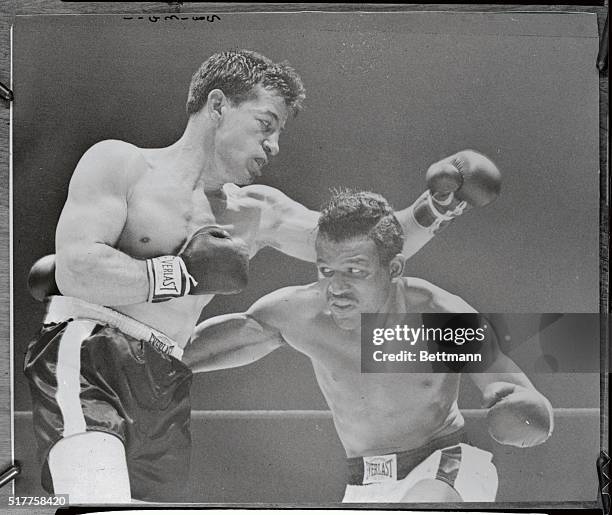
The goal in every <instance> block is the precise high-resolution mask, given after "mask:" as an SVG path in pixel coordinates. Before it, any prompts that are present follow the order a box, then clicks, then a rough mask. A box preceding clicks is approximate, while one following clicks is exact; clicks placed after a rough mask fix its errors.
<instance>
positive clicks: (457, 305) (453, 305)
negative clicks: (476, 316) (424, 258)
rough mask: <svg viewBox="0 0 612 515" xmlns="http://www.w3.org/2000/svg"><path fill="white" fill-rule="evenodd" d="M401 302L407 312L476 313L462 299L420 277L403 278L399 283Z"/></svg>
mask: <svg viewBox="0 0 612 515" xmlns="http://www.w3.org/2000/svg"><path fill="white" fill-rule="evenodd" d="M398 289H399V293H400V297H401V299H400V301H401V300H403V302H405V311H406V312H412V311H417V312H425V313H427V312H429V313H474V312H475V310H474V308H473V307H472V306H470V305H469V304H468V303H467V302H465V301H464V300H463V299H462V298H461V297H459V296H457V295H453V294H452V293H449V292H447V291H446V290H444V289H442V288H440V287H439V286H436V285H435V284H432V283H430V282H429V281H426V280H425V279H420V278H418V277H402V278H401V280H400V281H399V282H398Z"/></svg>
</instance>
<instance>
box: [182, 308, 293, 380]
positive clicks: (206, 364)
mask: <svg viewBox="0 0 612 515" xmlns="http://www.w3.org/2000/svg"><path fill="white" fill-rule="evenodd" d="M284 343H285V342H284V340H283V338H282V336H281V335H280V333H279V332H278V331H276V330H274V329H273V328H272V327H269V326H267V325H266V324H263V323H261V322H259V321H257V320H255V319H253V318H252V317H251V316H249V315H248V314H246V313H233V314H229V315H222V316H218V317H214V318H210V319H208V320H206V321H204V322H202V323H201V324H198V326H197V327H196V328H195V331H194V333H193V335H192V337H191V339H190V341H189V344H188V345H187V347H186V348H185V352H184V354H183V362H184V363H185V364H186V365H187V366H188V367H189V368H191V370H192V371H193V372H210V371H213V370H221V369H225V368H235V367H240V366H244V365H249V364H251V363H254V362H255V361H257V360H259V359H261V358H263V357H264V356H266V355H267V354H269V353H270V352H272V351H273V350H274V349H276V348H278V347H280V346H281V345H284Z"/></svg>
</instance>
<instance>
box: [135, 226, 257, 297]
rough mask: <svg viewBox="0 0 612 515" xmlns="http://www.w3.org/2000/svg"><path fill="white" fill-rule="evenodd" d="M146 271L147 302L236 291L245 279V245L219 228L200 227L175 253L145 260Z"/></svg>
mask: <svg viewBox="0 0 612 515" xmlns="http://www.w3.org/2000/svg"><path fill="white" fill-rule="evenodd" d="M147 273H148V276H149V298H148V301H149V302H163V301H166V300H170V299H172V298H176V297H182V296H185V295H211V294H230V293H239V292H240V291H242V290H243V289H244V288H245V287H246V285H247V282H248V276H249V253H248V247H247V246H246V244H245V243H244V242H243V241H242V240H240V239H236V238H232V237H231V236H230V235H229V234H228V233H227V232H226V231H224V230H222V229H220V228H218V227H215V226H208V227H202V228H201V229H198V230H197V231H196V232H195V233H194V234H193V236H191V238H189V240H188V241H187V243H186V244H185V246H184V247H183V249H182V250H181V251H180V252H179V254H178V256H159V257H156V258H152V259H147Z"/></svg>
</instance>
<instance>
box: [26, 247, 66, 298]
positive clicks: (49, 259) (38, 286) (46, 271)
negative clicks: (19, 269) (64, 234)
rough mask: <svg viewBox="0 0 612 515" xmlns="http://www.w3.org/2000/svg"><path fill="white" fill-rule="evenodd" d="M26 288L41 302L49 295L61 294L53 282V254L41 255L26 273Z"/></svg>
mask: <svg viewBox="0 0 612 515" xmlns="http://www.w3.org/2000/svg"><path fill="white" fill-rule="evenodd" d="M28 288H29V290H30V294H31V295H32V297H34V298H35V299H36V300H38V301H40V302H42V301H43V300H45V298H46V297H49V296H51V295H61V293H60V291H59V289H58V287H57V283H56V282H55V255H54V254H49V255H48V256H44V257H41V258H40V259H39V260H38V261H36V263H34V264H33V265H32V268H31V269H30V273H29V274H28Z"/></svg>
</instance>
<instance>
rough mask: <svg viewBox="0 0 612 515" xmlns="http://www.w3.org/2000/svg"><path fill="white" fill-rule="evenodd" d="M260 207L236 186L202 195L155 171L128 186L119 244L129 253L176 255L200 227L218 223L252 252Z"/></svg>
mask: <svg viewBox="0 0 612 515" xmlns="http://www.w3.org/2000/svg"><path fill="white" fill-rule="evenodd" d="M260 211H261V209H260V206H259V205H257V203H256V202H255V201H254V200H253V199H250V198H248V197H246V196H245V195H242V194H241V192H240V189H239V188H238V187H236V186H234V185H226V186H225V187H224V188H223V189H222V190H221V191H218V192H214V193H205V192H204V189H203V188H202V187H195V188H194V187H193V186H192V185H190V184H186V183H184V182H181V181H180V180H177V178H176V177H173V176H172V174H170V173H167V174H165V175H164V174H163V173H160V172H158V171H156V172H155V173H152V174H150V177H148V180H144V181H143V180H141V181H139V182H138V183H137V184H135V185H134V187H133V188H132V190H131V192H130V195H129V198H128V202H127V220H126V223H125V226H124V228H123V231H122V234H121V237H120V239H119V242H118V248H120V249H121V250H122V251H124V252H126V253H127V254H129V255H131V256H133V257H139V258H148V257H152V256H159V255H163V254H176V253H177V252H178V251H179V250H180V249H181V247H182V246H183V244H184V243H185V241H186V240H187V239H188V238H189V237H190V235H191V234H193V233H194V232H195V231H196V230H197V229H199V228H200V227H203V226H211V225H215V226H219V227H221V228H223V229H225V230H226V231H227V232H229V233H230V234H231V235H232V236H233V237H238V238H241V239H243V240H244V241H245V242H247V244H248V245H249V247H250V248H251V252H252V254H253V253H255V251H256V246H255V242H256V238H257V232H258V228H259V220H260Z"/></svg>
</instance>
